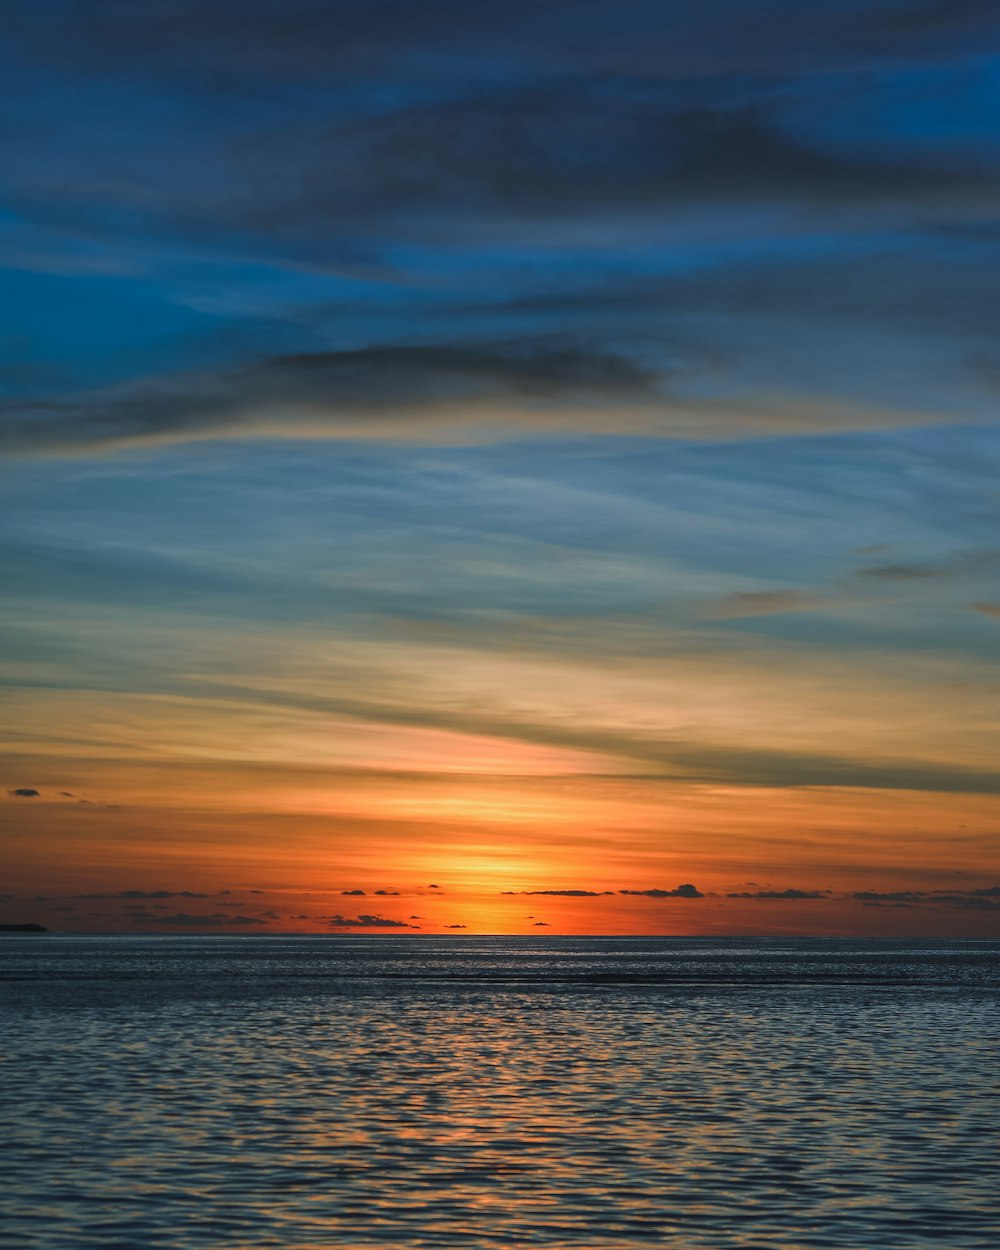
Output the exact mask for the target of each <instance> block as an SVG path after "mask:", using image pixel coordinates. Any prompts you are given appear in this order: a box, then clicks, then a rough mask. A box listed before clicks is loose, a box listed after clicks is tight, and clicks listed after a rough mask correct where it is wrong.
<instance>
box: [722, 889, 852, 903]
mask: <svg viewBox="0 0 1000 1250" xmlns="http://www.w3.org/2000/svg"><path fill="white" fill-rule="evenodd" d="M830 895H831V891H830V890H755V891H753V892H752V893H747V892H742V893H738V894H727V895H726V898H759V899H766V900H768V901H777V900H781V899H789V900H796V899H829V898H830Z"/></svg>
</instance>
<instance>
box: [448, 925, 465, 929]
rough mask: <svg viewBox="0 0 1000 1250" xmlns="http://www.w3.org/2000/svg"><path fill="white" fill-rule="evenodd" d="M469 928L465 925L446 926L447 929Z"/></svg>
mask: <svg viewBox="0 0 1000 1250" xmlns="http://www.w3.org/2000/svg"><path fill="white" fill-rule="evenodd" d="M467 927H468V926H467V925H464V924H446V925H445V928H446V929H465V928H467Z"/></svg>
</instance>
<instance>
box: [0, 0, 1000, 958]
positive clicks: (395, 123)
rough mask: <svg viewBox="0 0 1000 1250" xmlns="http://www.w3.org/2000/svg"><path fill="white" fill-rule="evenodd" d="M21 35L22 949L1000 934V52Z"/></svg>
mask: <svg viewBox="0 0 1000 1250" xmlns="http://www.w3.org/2000/svg"><path fill="white" fill-rule="evenodd" d="M4 16H5V26H6V27H7V31H6V36H7V37H6V38H5V39H4V41H3V45H2V51H0V97H2V116H3V119H4V120H3V123H2V125H3V146H4V151H5V158H4V160H3V162H2V164H0V184H2V187H3V195H2V200H0V265H2V267H3V282H4V287H5V292H6V294H5V298H4V299H3V301H2V303H0V342H2V345H3V365H2V371H0V384H2V388H3V390H2V399H0V445H2V447H3V450H4V453H5V454H4V457H3V469H2V474H0V488H2V499H3V508H4V517H3V521H2V523H0V526H2V549H3V565H4V590H5V593H4V596H3V598H4V603H3V608H2V620H3V634H2V642H0V670H2V680H3V684H4V692H3V699H2V703H0V715H2V720H3V731H2V732H3V744H4V745H3V770H2V781H3V784H2V787H0V817H2V839H3V846H4V851H3V855H2V864H3V869H4V871H3V877H2V882H0V893H3V895H4V898H3V899H2V900H0V921H2V922H38V923H42V924H45V925H47V926H48V927H49V928H51V929H58V930H69V931H84V932H90V931H93V932H98V931H135V932H150V933H155V932H170V933H183V932H200V931H204V932H219V933H244V932H251V933H252V932H257V931H262V932H269V933H275V932H280V931H297V932H323V933H356V932H359V931H361V932H366V933H398V932H417V931H419V932H420V933H422V934H442V933H449V932H454V931H458V930H464V931H466V932H467V933H470V934H473V933H527V934H536V933H537V934H545V933H550V934H558V933H567V934H572V933H578V934H588V933H589V934H597V933H601V934H630V933H636V934H643V933H648V934H682V935H683V934H690V935H726V934H774V935H779V936H780V935H789V934H845V935H869V934H871V935H880V934H881V935H896V934H898V935H923V934H926V935H943V936H972V937H975V936H988V935H996V934H997V933H998V932H1000V862H998V861H1000V853H998V845H1000V840H998V828H1000V802H998V795H1000V765H998V760H1000V665H998V655H1000V475H998V470H1000V428H998V423H997V411H998V399H1000V335H998V330H1000V127H998V126H997V117H998V116H1000V8H998V7H997V6H996V5H992V4H988V3H982V2H980V0H948V2H947V3H945V2H941V0H919V2H915V0H865V2H864V3H857V2H852V0H844V2H842V3H836V4H834V3H828V2H827V0H806V2H805V3H803V2H802V0H787V2H786V0H752V2H751V0H703V2H702V3H699V4H689V3H686V2H681V0H658V2H654V0H646V2H639V0H614V2H611V0H571V2H556V0H532V2H531V3H523V2H522V0H506V2H505V3H503V4H486V3H469V0H428V2H427V3H423V4H417V3H413V0H342V2H341V0H338V2H334V0H324V2H322V3H321V2H319V0H241V3H239V4H238V5H237V4H235V3H233V2H232V0H142V2H141V3H135V0H80V2H75V0H23V2H22V0H8V4H7V5H6V6H5V9H4Z"/></svg>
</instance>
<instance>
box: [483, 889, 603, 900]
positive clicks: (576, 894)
mask: <svg viewBox="0 0 1000 1250" xmlns="http://www.w3.org/2000/svg"><path fill="white" fill-rule="evenodd" d="M501 893H502V894H529V895H530V894H549V895H552V896H553V897H557V898H599V897H600V893H601V892H600V891H599V890H502V891H501Z"/></svg>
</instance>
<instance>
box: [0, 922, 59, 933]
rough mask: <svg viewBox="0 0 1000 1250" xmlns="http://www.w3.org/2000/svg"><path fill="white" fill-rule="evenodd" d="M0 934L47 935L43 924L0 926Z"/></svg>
mask: <svg viewBox="0 0 1000 1250" xmlns="http://www.w3.org/2000/svg"><path fill="white" fill-rule="evenodd" d="M0 933H48V929H46V927H45V925H43V924H0Z"/></svg>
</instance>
